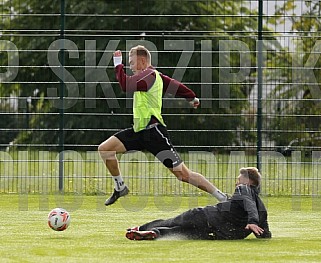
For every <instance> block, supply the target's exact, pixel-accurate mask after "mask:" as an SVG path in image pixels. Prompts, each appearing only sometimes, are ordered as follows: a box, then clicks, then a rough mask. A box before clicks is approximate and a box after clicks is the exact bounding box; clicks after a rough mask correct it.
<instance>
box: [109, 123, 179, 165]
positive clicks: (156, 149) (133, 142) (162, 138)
mask: <svg viewBox="0 0 321 263" xmlns="http://www.w3.org/2000/svg"><path fill="white" fill-rule="evenodd" d="M114 136H115V137H117V138H118V139H119V140H120V141H121V142H122V143H123V144H124V146H125V148H126V150H127V151H144V150H147V151H149V152H150V153H152V154H153V155H154V156H156V157H157V158H158V159H159V160H160V161H161V162H162V163H163V164H164V165H165V166H166V167H167V168H174V167H176V166H178V165H180V164H181V163H182V162H183V161H182V160H181V158H180V157H179V155H178V153H177V152H176V150H175V149H174V146H173V145H172V143H171V141H170V139H169V134H168V132H167V129H166V128H165V127H164V126H163V125H161V124H156V125H152V127H151V128H148V129H144V130H142V131H139V132H134V129H133V128H128V129H125V130H122V131H119V132H117V133H116V134H114Z"/></svg>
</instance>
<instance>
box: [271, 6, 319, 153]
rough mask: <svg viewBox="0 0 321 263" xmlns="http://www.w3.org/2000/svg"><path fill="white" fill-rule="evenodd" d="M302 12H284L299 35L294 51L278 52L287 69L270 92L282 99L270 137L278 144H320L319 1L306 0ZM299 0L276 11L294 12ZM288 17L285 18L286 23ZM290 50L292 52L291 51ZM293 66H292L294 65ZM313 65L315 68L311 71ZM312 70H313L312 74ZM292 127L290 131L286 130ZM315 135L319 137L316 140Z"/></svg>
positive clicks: (281, 62)
mask: <svg viewBox="0 0 321 263" xmlns="http://www.w3.org/2000/svg"><path fill="white" fill-rule="evenodd" d="M303 2H304V3H303V5H302V7H303V8H302V14H301V15H295V16H284V17H285V18H284V19H286V18H287V19H289V21H287V22H290V23H291V32H293V34H295V35H297V39H296V41H295V42H294V43H293V47H294V52H287V53H280V54H278V56H277V57H278V60H277V63H276V64H277V65H278V66H280V67H281V68H282V67H283V68H284V69H285V68H287V70H283V71H279V72H281V76H282V83H281V84H279V85H277V86H276V88H275V89H274V90H273V92H272V94H271V96H276V97H277V98H278V99H279V101H281V102H280V103H279V107H277V109H278V110H277V113H278V115H277V117H276V118H274V119H273V121H272V123H271V124H272V125H271V127H272V130H273V129H274V130H278V131H283V133H280V132H278V133H271V134H270V135H271V139H273V140H275V141H276V144H277V145H280V146H282V145H287V144H289V142H290V141H292V140H295V139H298V142H299V143H300V142H302V144H301V145H302V146H304V147H306V146H309V145H310V146H311V145H314V146H320V140H319V139H318V137H319V138H320V135H319V134H320V133H319V131H320V128H321V122H320V121H321V119H320V113H321V111H320V83H321V71H320V69H321V60H320V59H318V58H319V55H318V52H319V51H318V50H320V42H319V38H320V30H321V21H320V12H321V2H320V1H303ZM294 10H296V2H295V1H293V0H289V1H286V3H284V5H282V6H281V7H280V8H279V9H278V10H277V12H276V14H277V15H280V14H288V13H290V12H295V11H294ZM284 22H285V20H283V23H284ZM289 54H291V55H289ZM292 66H293V67H292ZM311 67H312V68H313V72H312V71H311ZM311 73H312V74H311ZM284 131H291V132H284ZM315 138H317V139H316V140H315Z"/></svg>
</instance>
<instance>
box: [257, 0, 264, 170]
mask: <svg viewBox="0 0 321 263" xmlns="http://www.w3.org/2000/svg"><path fill="white" fill-rule="evenodd" d="M258 1H259V12H258V13H259V16H258V45H257V47H258V48H257V49H258V50H257V89H258V92H257V149H256V157H257V164H256V165H257V168H258V169H259V170H260V168H261V157H260V152H261V149H262V84H263V68H262V67H263V65H262V64H263V54H262V52H263V42H262V41H263V0H258Z"/></svg>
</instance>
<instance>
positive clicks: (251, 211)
mask: <svg viewBox="0 0 321 263" xmlns="http://www.w3.org/2000/svg"><path fill="white" fill-rule="evenodd" d="M260 181H261V175H260V173H259V171H258V170H257V169H256V168H255V167H247V168H241V169H240V174H239V176H238V178H237V183H236V188H235V192H234V194H233V196H232V197H231V198H229V199H228V200H227V201H223V202H220V203H218V204H217V205H214V206H206V207H204V208H193V209H190V210H188V211H186V212H184V213H182V214H180V215H178V216H176V217H174V218H170V219H166V220H163V219H158V220H155V221H152V222H149V223H147V224H144V225H142V226H139V227H133V228H130V229H127V233H126V237H127V238H128V239H131V240H153V239H156V238H161V237H167V236H179V237H180V236H183V237H185V238H188V239H213V240H222V239H225V240H232V239H244V238H246V237H247V236H248V235H250V234H251V233H254V235H255V236H256V237H257V238H271V236H272V235H271V232H270V230H269V225H268V222H267V211H266V208H265V206H264V204H263V202H262V200H261V199H260V197H259V196H258V195H259V186H260Z"/></svg>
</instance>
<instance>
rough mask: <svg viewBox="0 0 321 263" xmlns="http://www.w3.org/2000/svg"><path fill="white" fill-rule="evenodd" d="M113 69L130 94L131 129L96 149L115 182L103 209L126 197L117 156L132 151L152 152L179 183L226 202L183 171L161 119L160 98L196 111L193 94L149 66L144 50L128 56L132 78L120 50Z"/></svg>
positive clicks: (211, 187) (135, 49) (200, 177)
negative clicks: (175, 100)
mask: <svg viewBox="0 0 321 263" xmlns="http://www.w3.org/2000/svg"><path fill="white" fill-rule="evenodd" d="M114 66H115V71H116V78H117V80H118V82H119V84H120V87H121V89H122V90H123V91H124V92H126V93H131V94H133V97H134V100H133V122H134V125H133V127H131V128H128V129H124V130H121V131H120V132H117V133H116V134H114V135H113V136H111V137H110V138H108V139H107V140H106V141H104V142H102V143H101V144H100V145H99V147H98V151H99V153H100V156H101V158H102V160H103V161H104V163H105V165H106V167H107V169H108V170H109V172H110V173H111V175H112V176H113V179H114V182H115V189H114V192H113V194H112V195H111V196H110V197H109V199H107V200H106V202H105V205H106V206H107V205H111V204H113V203H114V202H115V201H116V200H117V199H118V198H119V197H121V196H124V195H127V194H128V192H129V189H128V187H127V186H126V185H125V183H124V181H123V178H122V175H121V172H120V169H119V163H118V160H117V157H116V153H125V152H127V151H133V150H136V151H143V150H147V151H149V152H151V153H152V154H153V155H154V156H156V157H157V158H158V159H159V160H160V161H161V162H162V163H163V164H164V165H165V166H166V167H167V168H168V169H169V170H170V171H171V172H172V173H173V174H174V175H175V176H176V177H177V179H178V180H181V181H183V182H187V183H190V184H192V185H194V186H196V187H198V188H199V189H201V190H204V191H206V192H208V193H210V194H211V195H213V196H214V197H216V198H217V199H218V200H220V201H222V200H225V199H226V195H225V194H224V193H222V192H221V191H220V190H218V189H217V188H216V187H215V186H214V185H213V184H212V183H210V182H209V181H208V180H207V179H206V178H205V177H204V176H203V175H201V174H199V173H196V172H193V171H191V170H189V169H188V168H187V167H186V165H185V164H184V163H183V161H182V160H181V158H180V156H179V154H178V153H177V151H176V150H175V148H174V146H173V145H172V143H171V141H170V138H169V135H168V132H167V129H166V125H165V122H164V120H163V118H162V115H161V108H162V97H163V94H165V93H171V94H173V95H175V96H177V97H182V98H185V99H186V100H187V101H189V103H190V105H191V107H194V108H197V107H198V106H199V99H198V98H196V95H195V93H194V92H193V91H192V90H190V89H189V88H187V87H186V86H185V85H183V84H182V83H180V82H179V81H177V80H174V79H172V78H170V77H168V76H165V75H163V74H162V73H160V72H158V71H157V70H156V69H155V68H154V67H153V66H152V65H151V54H150V52H149V51H148V50H147V49H146V48H145V47H144V46H140V45H139V46H136V47H133V48H132V49H131V50H130V52H129V66H130V69H131V70H132V71H133V73H134V75H133V76H128V75H126V74H125V72H124V65H123V64H122V53H121V51H119V50H117V51H116V52H115V53H114Z"/></svg>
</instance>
